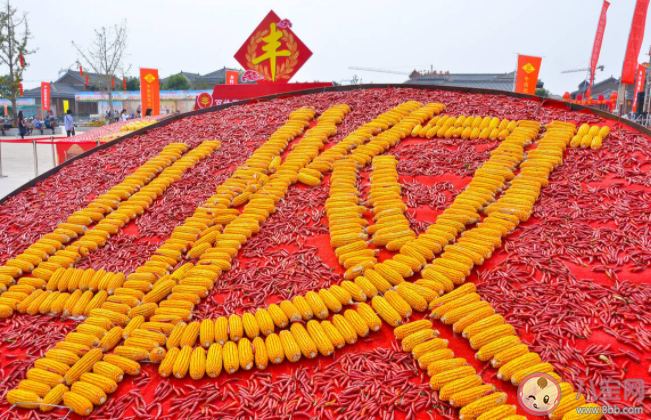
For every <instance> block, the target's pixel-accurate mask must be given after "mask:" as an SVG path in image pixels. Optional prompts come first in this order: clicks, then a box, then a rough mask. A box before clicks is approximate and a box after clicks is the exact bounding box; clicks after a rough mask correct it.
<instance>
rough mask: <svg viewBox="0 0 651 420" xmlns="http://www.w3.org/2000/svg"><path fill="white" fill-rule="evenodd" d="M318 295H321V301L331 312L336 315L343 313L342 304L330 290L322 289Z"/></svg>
mask: <svg viewBox="0 0 651 420" xmlns="http://www.w3.org/2000/svg"><path fill="white" fill-rule="evenodd" d="M318 294H319V297H320V298H321V300H322V301H323V303H324V304H325V306H326V307H327V309H328V310H330V311H331V312H334V313H339V312H341V309H342V306H341V302H340V301H339V299H337V297H336V296H335V295H334V294H332V293H331V292H330V291H329V290H328V289H321V290H319V293H318ZM308 305H309V302H308ZM326 316H327V315H326Z"/></svg>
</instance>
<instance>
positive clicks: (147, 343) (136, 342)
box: [124, 333, 159, 351]
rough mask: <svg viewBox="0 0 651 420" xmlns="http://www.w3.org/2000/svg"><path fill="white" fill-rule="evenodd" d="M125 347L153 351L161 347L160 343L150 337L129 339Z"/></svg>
mask: <svg viewBox="0 0 651 420" xmlns="http://www.w3.org/2000/svg"><path fill="white" fill-rule="evenodd" d="M154 334H155V333H154ZM124 345H125V346H127V347H139V348H142V349H145V350H147V351H151V350H153V349H155V348H156V347H158V346H159V341H155V340H152V339H150V338H149V337H129V338H127V339H126V340H124Z"/></svg>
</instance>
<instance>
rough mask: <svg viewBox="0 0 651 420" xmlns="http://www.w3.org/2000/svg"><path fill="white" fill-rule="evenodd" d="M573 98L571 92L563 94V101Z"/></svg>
mask: <svg viewBox="0 0 651 420" xmlns="http://www.w3.org/2000/svg"><path fill="white" fill-rule="evenodd" d="M571 98H572V96H571V95H570V92H565V93H564V94H563V100H564V101H569V100H570V99H571Z"/></svg>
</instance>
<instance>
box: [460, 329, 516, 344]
mask: <svg viewBox="0 0 651 420" xmlns="http://www.w3.org/2000/svg"><path fill="white" fill-rule="evenodd" d="M512 335H515V328H513V326H511V325H510V324H504V325H498V326H496V327H491V328H489V329H487V330H485V331H482V332H480V333H479V334H477V335H474V336H473V337H472V338H471V339H470V347H471V348H472V349H473V350H478V349H480V348H481V347H483V346H485V345H486V344H489V343H492V342H493V341H496V340H498V339H500V338H503V337H507V336H512Z"/></svg>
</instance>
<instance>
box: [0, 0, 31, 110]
mask: <svg viewBox="0 0 651 420" xmlns="http://www.w3.org/2000/svg"><path fill="white" fill-rule="evenodd" d="M21 28H22V33H21ZM31 35H32V33H31V31H30V30H29V24H28V22H27V13H23V14H22V16H19V15H18V9H16V8H15V7H11V4H10V3H9V1H7V10H6V11H4V10H3V11H2V12H0V63H3V64H5V65H6V66H8V67H9V74H7V75H6V76H2V77H0V95H1V96H2V97H3V98H6V99H9V100H10V101H11V108H12V111H13V117H14V120H16V118H17V114H18V113H17V111H16V110H17V107H16V99H17V97H18V95H19V94H20V83H22V81H23V72H24V71H25V68H27V67H28V66H29V63H28V61H27V56H28V55H30V54H33V53H34V52H36V50H30V49H28V48H27V42H28V41H29V40H30V39H31V37H32V36H31ZM21 55H22V56H23V59H24V60H25V68H23V67H21V65H20V56H21Z"/></svg>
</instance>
